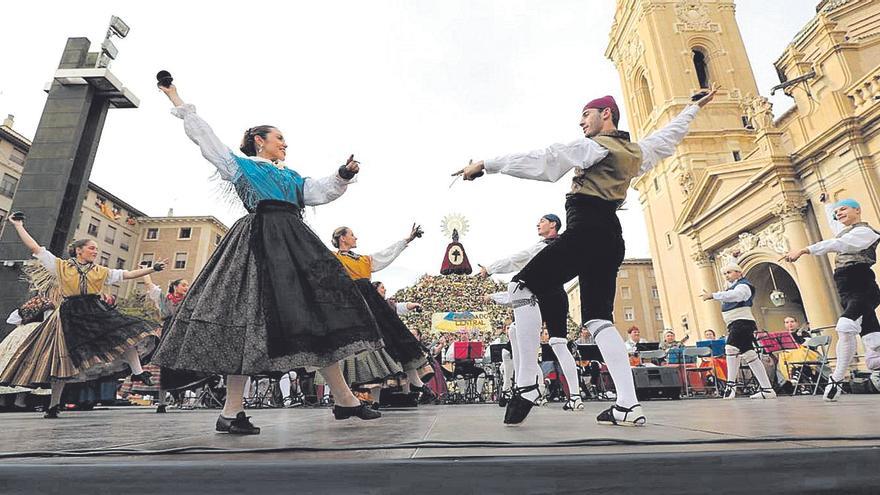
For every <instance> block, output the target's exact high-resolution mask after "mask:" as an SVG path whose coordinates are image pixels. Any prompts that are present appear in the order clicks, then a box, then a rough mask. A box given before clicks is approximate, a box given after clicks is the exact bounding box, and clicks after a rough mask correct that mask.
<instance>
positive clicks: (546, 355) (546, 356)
mask: <svg viewBox="0 0 880 495" xmlns="http://www.w3.org/2000/svg"><path fill="white" fill-rule="evenodd" d="M558 360H559V358H557V357H556V353H555V352H553V346H551V345H550V344H541V362H542V363H546V362H547V361H553V362H554V363H555V362H557V361H558Z"/></svg>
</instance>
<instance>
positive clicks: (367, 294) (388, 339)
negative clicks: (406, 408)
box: [354, 278, 428, 371]
mask: <svg viewBox="0 0 880 495" xmlns="http://www.w3.org/2000/svg"><path fill="white" fill-rule="evenodd" d="M354 282H355V285H357V288H358V289H359V290H360V292H361V295H363V296H364V300H365V301H367V306H369V307H370V311H372V313H373V316H375V318H376V323H378V324H379V332H380V334H381V335H382V340H383V341H384V342H385V351H386V352H388V355H390V356H391V357H392V358H393V359H394V360H395V361H397V362H398V363H400V366H401V368H403V370H404V371H408V370H413V369H417V368H421V367H422V366H425V365H426V364H427V363H428V356H427V355H426V353H425V351H424V350H423V349H422V343H421V342H419V339H417V338H416V337H415V336H414V335H413V334H412V332H410V331H409V329H408V328H407V327H406V324H404V323H403V321H401V319H400V317H399V316H397V312H396V311H394V309H392V308H391V306H390V305H389V304H388V302H387V301H385V299H382V296H381V295H379V291H377V290H376V288H375V287H373V284H372V283H370V281H369V280H367V279H365V278H361V279H358V280H355V281H354ZM357 358H358V357H357V356H356V357H355V359H357Z"/></svg>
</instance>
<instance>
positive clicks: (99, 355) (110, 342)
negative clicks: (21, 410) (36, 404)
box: [0, 295, 159, 387]
mask: <svg viewBox="0 0 880 495" xmlns="http://www.w3.org/2000/svg"><path fill="white" fill-rule="evenodd" d="M58 312H59V313H60V316H59V315H52V316H50V317H49V318H48V319H47V320H46V321H44V322H43V323H41V324H40V326H39V327H37V329H36V330H34V331H33V332H32V333H31V334H30V335H29V336H28V337H27V338H26V339H25V340H24V341H23V342H22V343H21V345H20V347H19V348H18V350H17V351H16V353H15V355H14V356H13V357H12V359H11V360H10V361H9V364H8V365H7V366H6V369H4V370H3V373H2V374H0V383H2V384H11V385H18V386H29V387H36V386H46V385H48V384H49V383H50V382H51V380H61V381H68V382H73V381H78V382H82V381H90V380H95V379H98V378H103V377H122V376H125V375H127V374H129V373H131V370H130V369H129V367H128V365H127V364H126V363H125V362H124V361H122V355H123V353H124V352H125V351H126V349H128V348H130V347H134V348H135V349H136V350H137V352H138V355H139V356H140V357H141V358H142V359H144V361H146V357H147V356H149V354H150V353H152V352H153V350H155V348H156V344H157V343H158V341H159V339H158V337H157V336H156V325H155V324H154V323H152V322H150V321H147V320H143V319H140V318H135V317H133V316H127V315H124V314H122V313H120V312H119V311H118V310H116V308H114V307H112V306H110V305H108V304H106V303H105V302H104V301H102V300H101V298H100V297H99V296H97V295H94V296H76V297H70V298H67V299H65V300H64V302H62V303H61V308H60V309H59V310H58ZM59 318H60V322H59Z"/></svg>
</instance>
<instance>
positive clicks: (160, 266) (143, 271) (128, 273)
mask: <svg viewBox="0 0 880 495" xmlns="http://www.w3.org/2000/svg"><path fill="white" fill-rule="evenodd" d="M166 264H168V260H167V259H163V260H159V261H157V262H155V263H153V266H149V267H146V268H140V269H137V270H113V271H119V272H121V274H120V275H121V277H122V279H123V280H131V279H133V278H141V277H144V276H147V275H149V274H151V273H155V272H161V271H162V270H164V269H165V265H166Z"/></svg>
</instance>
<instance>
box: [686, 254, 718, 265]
mask: <svg viewBox="0 0 880 495" xmlns="http://www.w3.org/2000/svg"><path fill="white" fill-rule="evenodd" d="M691 259H692V260H694V263H696V264H697V266H698V267H700V268H705V267H709V266H712V263H713V261H714V260H713V259H712V255H710V254H709V253H707V252H706V251H695V252H694V253H693V254H691Z"/></svg>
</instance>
